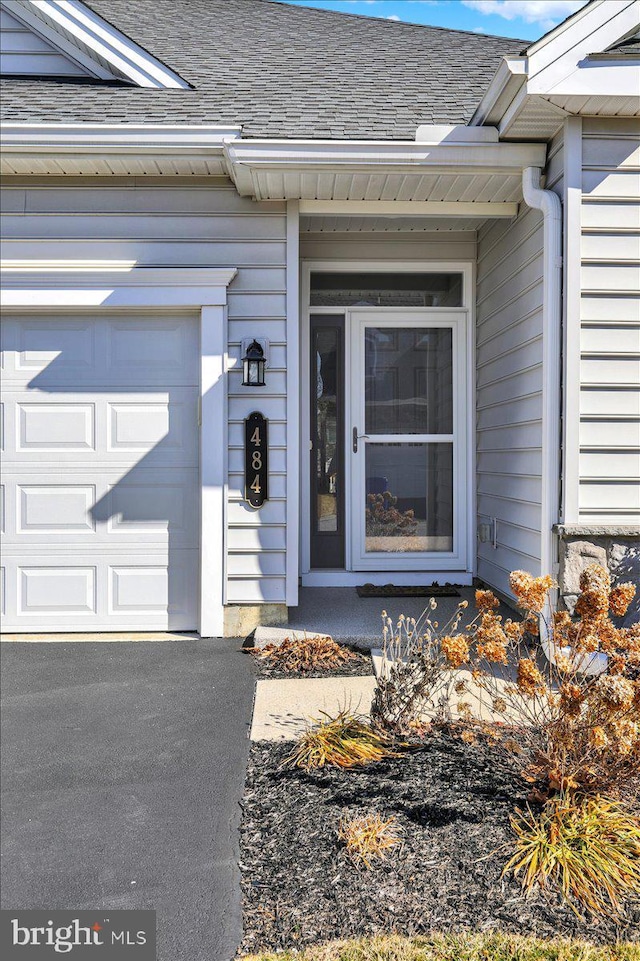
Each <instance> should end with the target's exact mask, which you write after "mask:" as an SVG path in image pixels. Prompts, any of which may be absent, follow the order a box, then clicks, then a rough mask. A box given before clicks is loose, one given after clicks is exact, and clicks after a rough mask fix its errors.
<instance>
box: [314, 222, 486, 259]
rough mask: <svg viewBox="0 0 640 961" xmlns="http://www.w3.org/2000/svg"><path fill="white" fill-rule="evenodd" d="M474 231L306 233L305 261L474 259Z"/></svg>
mask: <svg viewBox="0 0 640 961" xmlns="http://www.w3.org/2000/svg"><path fill="white" fill-rule="evenodd" d="M475 241H476V235H475V231H473V230H457V231H448V230H445V231H440V232H437V231H431V232H427V231H425V232H424V233H420V232H418V231H416V232H415V233H406V232H391V233H388V234H385V233H381V232H380V233H366V232H364V231H354V232H353V233H348V232H342V233H340V232H335V233H334V232H327V233H303V234H301V235H300V258H301V259H302V260H354V261H367V260H383V261H386V260H389V261H400V262H401V263H402V262H404V261H423V262H425V263H426V262H429V261H433V260H442V261H452V262H454V263H455V262H456V261H469V260H471V261H473V260H475V257H476V242H475Z"/></svg>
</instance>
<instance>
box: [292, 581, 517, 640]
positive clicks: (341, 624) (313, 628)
mask: <svg viewBox="0 0 640 961" xmlns="http://www.w3.org/2000/svg"><path fill="white" fill-rule="evenodd" d="M362 578H363V583H364V582H365V581H366V574H363V575H362ZM458 591H459V593H460V597H438V598H436V601H437V604H438V608H437V616H435V619H436V620H437V621H439V623H440V624H445V623H446V621H447V620H448V619H449V618H450V617H451V615H452V614H453V613H454V612H455V610H456V607H457V606H458V604H459V603H460V601H462V600H467V601H468V602H469V608H473V602H474V596H475V590H474V588H472V587H459V588H458ZM428 604H429V598H428V597H358V595H357V593H356V589H355V587H331V588H324V587H303V588H301V589H300V601H299V604H298V607H292V608H291V609H290V611H289V624H288V625H287V626H288V628H289V629H290V630H292V631H307V632H310V633H313V632H319V633H325V634H330V635H331V637H333V638H335V640H336V641H340V642H341V643H343V644H356V645H358V646H362V647H369V648H371V647H380V645H381V641H382V619H381V613H382V611H383V610H384V611H387V613H388V614H389V616H390V617H391V618H393V619H394V620H397V618H398V616H399V615H400V614H404V615H405V616H406V617H415V618H418V617H420V615H421V614H422V612H423V611H424V609H425V608H426V607H427V606H428ZM473 613H475V609H473ZM501 613H506V616H507V617H510V616H512V615H513V612H512V611H509V610H508V609H507V608H505V610H504V611H503V612H501ZM471 616H473V614H472V615H471Z"/></svg>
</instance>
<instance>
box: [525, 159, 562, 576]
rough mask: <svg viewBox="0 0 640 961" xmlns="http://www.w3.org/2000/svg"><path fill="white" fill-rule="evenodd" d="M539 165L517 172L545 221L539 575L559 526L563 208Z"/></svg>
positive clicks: (547, 568)
mask: <svg viewBox="0 0 640 961" xmlns="http://www.w3.org/2000/svg"><path fill="white" fill-rule="evenodd" d="M541 176H542V170H541V169H540V167H525V168H524V170H523V171H522V192H523V196H524V201H525V203H526V204H527V206H529V207H533V208H534V209H535V210H540V211H542V216H543V218H544V249H543V264H544V278H543V305H542V375H543V381H542V492H541V507H542V510H541V520H542V524H541V526H542V531H541V538H542V543H541V549H540V562H541V574H552V575H554V576H555V574H556V561H555V557H554V550H553V545H554V539H553V530H552V528H553V525H554V524H556V523H557V522H558V519H559V518H558V511H559V481H560V414H561V411H560V369H561V361H560V352H561V326H562V205H561V203H560V198H559V197H558V195H557V194H555V193H554V192H553V191H552V190H544V189H543V188H542V187H541V186H540V178H541Z"/></svg>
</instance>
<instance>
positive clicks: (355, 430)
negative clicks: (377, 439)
mask: <svg viewBox="0 0 640 961" xmlns="http://www.w3.org/2000/svg"><path fill="white" fill-rule="evenodd" d="M362 439H364V440H369V435H368V434H359V433H358V428H357V427H354V428H353V453H354V454H357V453H358V441H359V440H362Z"/></svg>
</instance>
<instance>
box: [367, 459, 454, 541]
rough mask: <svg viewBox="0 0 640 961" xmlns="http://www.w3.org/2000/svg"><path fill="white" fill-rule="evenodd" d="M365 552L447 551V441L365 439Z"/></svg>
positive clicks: (449, 467) (450, 525) (450, 470)
mask: <svg viewBox="0 0 640 961" xmlns="http://www.w3.org/2000/svg"><path fill="white" fill-rule="evenodd" d="M366 483H367V489H366V498H367V505H366V510H365V550H366V552H367V553H371V552H376V553H377V552H380V551H384V552H386V553H398V552H402V553H405V552H416V551H428V552H431V551H452V550H453V445H452V444H450V443H443V444H438V443H384V444H379V443H368V444H367V446H366Z"/></svg>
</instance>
